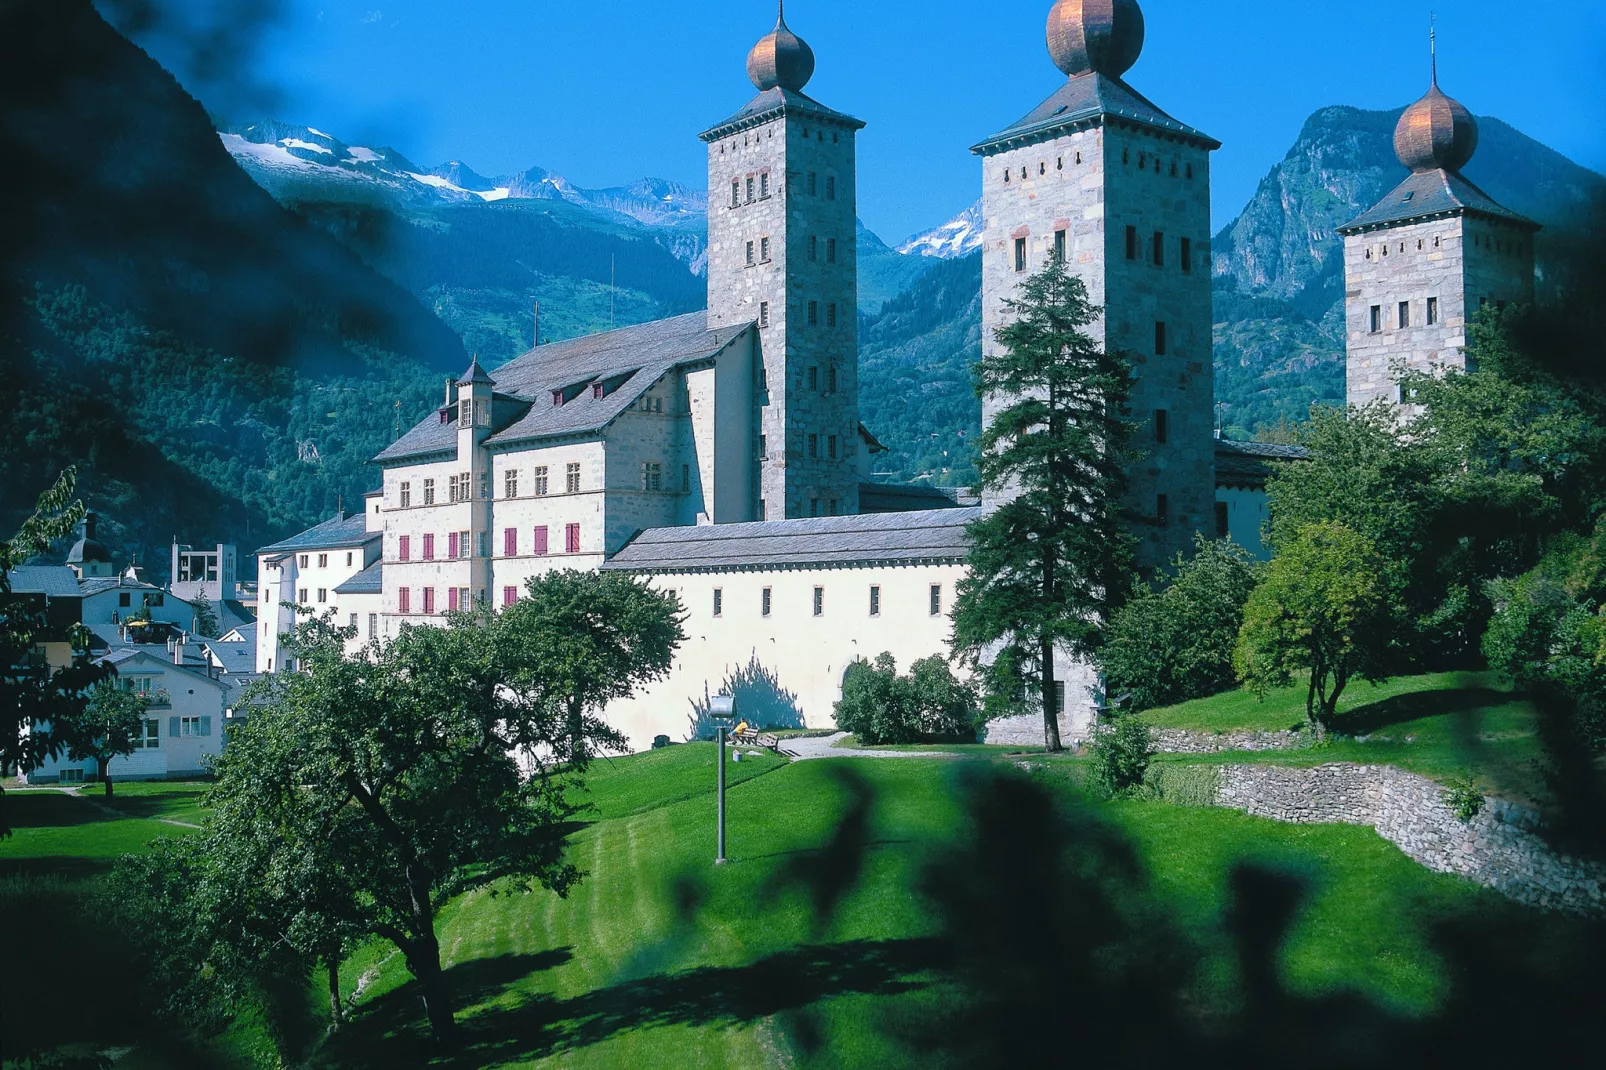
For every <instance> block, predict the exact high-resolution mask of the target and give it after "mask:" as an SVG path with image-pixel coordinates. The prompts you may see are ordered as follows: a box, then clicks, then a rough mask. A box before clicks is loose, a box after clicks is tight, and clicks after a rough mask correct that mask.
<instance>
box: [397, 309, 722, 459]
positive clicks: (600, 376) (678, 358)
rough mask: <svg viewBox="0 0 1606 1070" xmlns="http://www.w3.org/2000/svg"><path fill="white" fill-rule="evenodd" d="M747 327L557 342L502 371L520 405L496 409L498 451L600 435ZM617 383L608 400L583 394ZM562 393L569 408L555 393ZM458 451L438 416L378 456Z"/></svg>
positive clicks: (684, 328)
mask: <svg viewBox="0 0 1606 1070" xmlns="http://www.w3.org/2000/svg"><path fill="white" fill-rule="evenodd" d="M751 327H752V324H750V323H743V324H737V325H734V326H730V327H720V328H718V329H715V330H710V329H709V327H708V313H706V312H689V313H687V314H686V315H683V316H674V317H671V318H669V319H662V320H654V321H653V322H651V323H642V324H637V325H636V326H633V327H621V328H620V329H619V330H616V331H606V332H603V333H601V334H591V335H586V336H585V337H583V338H571V339H569V340H568V341H565V342H551V343H548V344H547V345H543V346H541V347H539V348H537V349H532V350H530V351H529V352H528V353H525V354H524V355H523V356H521V357H518V358H516V359H514V360H511V361H509V362H508V363H506V364H504V365H502V366H501V367H500V368H498V369H497V370H496V375H497V379H496V381H497V385H498V387H499V388H500V389H499V390H498V391H497V395H496V396H497V398H499V399H501V398H503V397H506V398H508V399H509V400H510V401H516V402H519V404H518V405H516V406H515V405H509V406H506V407H503V406H500V405H498V406H495V409H496V411H495V412H494V413H493V415H492V421H493V423H492V431H493V433H492V434H491V436H490V438H489V439H488V440H487V441H488V442H489V443H490V444H491V445H492V446H496V445H504V444H508V443H514V442H524V441H529V440H533V439H540V438H549V437H557V436H562V435H577V434H587V433H591V432H595V431H600V430H602V429H603V428H604V427H606V426H607V425H608V424H609V423H611V422H612V421H613V419H614V418H615V417H616V416H618V415H619V414H620V413H621V412H623V411H624V410H625V409H627V408H629V407H630V405H631V404H632V403H634V402H635V400H636V399H637V398H638V397H640V396H641V394H642V393H643V392H645V391H646V390H647V389H648V388H649V387H651V386H652V385H653V384H654V383H656V382H657V381H658V380H659V379H660V378H662V377H663V376H664V374H665V373H666V372H668V371H669V370H670V369H672V368H675V367H677V366H679V365H683V364H691V363H695V362H697V361H702V360H708V359H711V358H712V357H714V356H716V355H717V354H718V353H719V352H720V351H721V350H723V349H725V348H726V347H727V346H729V345H730V344H731V342H733V341H735V340H736V339H737V338H739V337H741V336H742V335H743V334H744V333H746V332H747V331H748V330H749V329H750V328H751ZM613 380H620V381H619V382H617V383H615V384H614V385H613V386H612V387H611V389H610V390H609V391H608V392H607V393H605V394H604V396H603V397H601V398H597V397H593V396H592V392H591V391H590V390H588V389H584V388H585V387H587V386H588V385H589V384H591V383H593V382H603V383H610V382H612V381H613ZM555 391H562V392H563V393H564V396H565V398H566V399H567V400H566V401H565V402H564V404H562V405H554V404H553V403H552V394H553V392H555ZM456 449H457V426H456V424H455V423H445V424H443V423H441V422H440V419H439V418H438V417H437V416H435V415H434V414H431V415H430V416H429V417H427V418H426V419H424V421H423V422H421V423H419V424H418V425H417V426H415V427H414V428H413V429H412V430H410V431H408V432H407V433H406V434H405V435H403V436H402V437H401V438H400V439H398V440H397V441H396V442H395V443H393V444H392V445H391V446H389V447H388V448H386V449H385V450H384V451H383V452H382V453H380V454H379V456H378V457H376V458H374V459H375V460H376V461H377V462H379V463H380V464H395V463H398V462H402V461H409V460H413V459H415V458H419V457H427V456H431V455H433V454H440V453H453V452H455V451H456Z"/></svg>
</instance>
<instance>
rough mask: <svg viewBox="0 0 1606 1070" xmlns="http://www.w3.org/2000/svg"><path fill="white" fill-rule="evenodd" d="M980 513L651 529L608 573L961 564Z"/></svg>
mask: <svg viewBox="0 0 1606 1070" xmlns="http://www.w3.org/2000/svg"><path fill="white" fill-rule="evenodd" d="M980 515H981V510H980V509H942V510H937V511H932V512H914V513H876V514H870V515H863V516H831V517H811V518H809V519H806V520H771V521H765V522H761V523H757V524H711V525H703V526H701V527H678V528H653V529H651V530H649V531H644V532H642V533H641V534H639V535H637V536H636V537H635V538H634V539H632V540H631V541H630V543H629V544H628V545H627V546H625V548H624V549H622V550H620V551H619V552H618V553H617V554H615V555H614V556H613V559H612V560H610V561H608V562H607V563H606V564H604V565H603V566H602V567H603V569H605V570H609V571H620V572H705V571H713V570H722V571H723V570H733V571H734V570H742V569H776V568H784V567H792V568H800V567H802V568H806V567H810V566H814V567H831V566H846V565H859V564H915V563H917V562H933V561H959V560H963V558H964V557H965V555H966V554H967V553H969V552H970V546H969V542H968V541H967V540H966V538H965V525H967V524H969V523H970V522H971V521H972V520H975V519H976V518H977V517H979V516H980Z"/></svg>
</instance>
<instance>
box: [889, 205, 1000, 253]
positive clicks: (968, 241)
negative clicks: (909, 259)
mask: <svg viewBox="0 0 1606 1070" xmlns="http://www.w3.org/2000/svg"><path fill="white" fill-rule="evenodd" d="M981 237H982V217H981V202H980V201H977V202H976V203H975V204H973V205H971V206H970V207H969V208H966V209H965V210H964V211H963V212H960V213H959V214H958V215H956V216H954V217H953V218H952V219H950V220H948V222H946V223H944V224H943V225H942V226H940V227H938V228H937V229H936V230H928V231H926V232H925V233H924V234H916V235H915V236H914V237H912V238H910V239H909V240H908V241H906V242H904V243H903V244H902V245H900V246H898V252H900V253H902V254H904V255H905V256H934V257H937V258H938V259H940V260H952V259H954V258H956V257H961V256H964V255H965V254H966V253H969V252H971V251H972V250H975V249H980V248H981Z"/></svg>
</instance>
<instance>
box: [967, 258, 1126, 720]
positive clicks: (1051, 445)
mask: <svg viewBox="0 0 1606 1070" xmlns="http://www.w3.org/2000/svg"><path fill="white" fill-rule="evenodd" d="M1005 309H1006V311H1007V312H1008V313H1009V318H1010V322H1009V323H1008V324H1007V325H1005V326H1004V327H1001V328H999V329H998V331H997V332H996V334H995V335H994V338H995V340H996V341H997V342H998V347H997V351H996V352H994V353H992V354H984V355H983V356H982V359H981V360H980V361H979V362H978V363H977V364H976V367H975V378H976V391H977V393H978V394H980V395H981V396H982V397H984V398H995V399H1002V400H1003V406H1002V407H1001V408H1000V409H999V410H998V411H997V412H996V413H995V414H994V415H993V418H992V420H991V422H989V423H988V425H987V427H986V429H985V430H984V431H983V433H982V438H981V446H980V458H979V468H980V470H981V481H982V489H983V491H984V494H985V495H986V497H987V499H988V502H989V508H988V509H987V511H986V512H985V514H984V515H983V516H982V517H981V518H980V519H978V520H976V521H975V522H974V523H972V524H971V525H970V529H969V533H970V541H971V551H970V560H969V564H970V572H969V575H968V576H967V577H966V578H965V579H964V580H963V581H961V583H960V585H959V598H958V601H957V602H956V604H955V606H954V647H955V651H956V653H957V654H958V656H959V657H961V658H962V659H964V660H965V661H966V662H967V663H969V664H970V665H972V666H973V667H975V668H977V669H978V670H979V671H980V672H981V674H982V677H983V681H984V683H985V686H986V691H987V697H988V702H987V711H988V714H989V715H990V716H997V715H999V714H1000V713H1001V712H1003V711H1004V710H1005V709H1006V708H1013V707H1016V706H1019V705H1025V706H1027V707H1028V708H1032V707H1040V708H1041V710H1042V713H1043V742H1044V745H1045V746H1046V747H1047V748H1048V749H1049V750H1059V749H1061V744H1060V735H1059V710H1058V708H1057V705H1058V703H1057V696H1056V691H1055V679H1054V651H1055V650H1056V649H1058V650H1066V651H1069V652H1072V653H1078V654H1089V653H1091V652H1092V651H1093V650H1094V649H1095V648H1096V647H1097V645H1098V637H1099V633H1100V629H1101V626H1102V624H1103V622H1104V620H1105V618H1106V617H1107V615H1108V613H1109V611H1110V609H1111V608H1112V606H1111V599H1112V598H1113V597H1118V596H1119V594H1120V593H1121V592H1123V591H1125V590H1126V589H1127V586H1128V583H1129V580H1128V578H1127V571H1128V569H1129V567H1130V561H1131V537H1130V536H1129V535H1128V534H1127V533H1126V531H1125V530H1123V528H1122V526H1121V523H1120V517H1119V515H1118V513H1119V508H1120V504H1119V503H1120V500H1121V495H1122V493H1123V492H1124V490H1125V487H1126V477H1125V473H1124V470H1123V461H1124V459H1125V450H1126V442H1127V439H1128V435H1129V431H1130V428H1129V426H1128V423H1127V421H1126V420H1125V418H1124V416H1123V412H1124V406H1125V404H1126V400H1127V395H1128V392H1129V389H1130V374H1129V366H1128V363H1127V361H1126V360H1125V358H1124V357H1122V356H1121V355H1120V354H1118V353H1109V352H1107V351H1106V350H1105V349H1104V347H1103V346H1101V345H1100V344H1099V343H1098V341H1096V340H1095V339H1094V338H1093V337H1092V336H1091V335H1089V334H1088V333H1087V328H1088V327H1089V326H1090V325H1091V324H1092V323H1093V322H1094V321H1095V320H1096V319H1097V318H1098V316H1099V314H1100V309H1098V308H1095V307H1094V306H1093V305H1092V304H1091V303H1090V302H1089V301H1088V297H1087V289H1086V287H1085V286H1084V285H1083V283H1082V280H1081V279H1078V278H1076V277H1075V276H1073V275H1072V274H1071V273H1070V272H1069V271H1067V270H1066V268H1065V266H1064V265H1063V264H1061V263H1059V262H1058V261H1055V262H1052V263H1050V264H1049V266H1048V267H1046V268H1045V269H1043V270H1042V271H1041V272H1039V273H1038V274H1036V275H1033V276H1031V277H1030V278H1028V279H1027V280H1026V281H1025V282H1023V283H1022V284H1021V286H1020V289H1019V291H1018V296H1017V297H1015V298H1013V299H1011V300H1009V301H1007V302H1006V303H1005Z"/></svg>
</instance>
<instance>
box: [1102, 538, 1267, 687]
mask: <svg viewBox="0 0 1606 1070" xmlns="http://www.w3.org/2000/svg"><path fill="white" fill-rule="evenodd" d="M1174 565H1175V568H1176V578H1175V579H1174V580H1172V581H1171V583H1170V584H1168V585H1167V586H1166V587H1165V588H1164V589H1162V590H1155V589H1154V588H1152V587H1150V586H1149V585H1148V584H1145V583H1139V584H1138V585H1137V587H1136V588H1135V589H1134V591H1133V593H1132V596H1131V599H1130V600H1129V601H1128V602H1127V603H1126V605H1124V606H1123V607H1122V608H1120V609H1119V610H1117V611H1116V612H1115V614H1114V615H1113V616H1112V617H1111V618H1110V625H1109V628H1108V629H1107V630H1106V632H1105V643H1104V647H1103V649H1102V650H1101V651H1100V652H1099V663H1100V667H1101V668H1102V669H1103V671H1104V675H1105V679H1106V681H1107V684H1106V686H1107V689H1108V691H1109V693H1110V694H1112V695H1120V694H1130V695H1131V696H1132V699H1131V702H1130V704H1129V706H1128V708H1129V709H1132V710H1146V709H1150V708H1152V707H1155V706H1166V705H1170V704H1171V703H1173V702H1181V701H1183V700H1185V699H1190V698H1203V697H1205V696H1206V695H1213V694H1216V693H1217V692H1220V691H1225V690H1227V689H1229V688H1230V687H1232V686H1233V684H1234V682H1235V677H1234V676H1233V671H1232V650H1233V645H1234V644H1235V643H1236V642H1237V640H1238V629H1239V626H1240V625H1241V624H1242V623H1243V615H1244V603H1245V602H1246V601H1247V600H1248V598H1249V592H1250V590H1251V589H1252V588H1253V587H1254V582H1255V577H1254V567H1253V563H1252V562H1251V561H1250V559H1249V555H1248V554H1247V553H1246V552H1245V551H1244V549H1243V548H1242V547H1240V546H1238V545H1237V544H1236V543H1234V542H1232V541H1230V540H1227V539H1206V538H1205V537H1204V536H1202V535H1199V536H1196V537H1195V551H1194V556H1193V559H1192V560H1189V561H1184V560H1183V559H1182V557H1181V555H1178V557H1177V559H1176V561H1175V562H1174Z"/></svg>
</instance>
